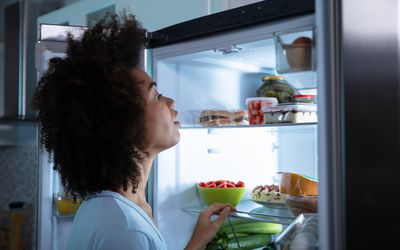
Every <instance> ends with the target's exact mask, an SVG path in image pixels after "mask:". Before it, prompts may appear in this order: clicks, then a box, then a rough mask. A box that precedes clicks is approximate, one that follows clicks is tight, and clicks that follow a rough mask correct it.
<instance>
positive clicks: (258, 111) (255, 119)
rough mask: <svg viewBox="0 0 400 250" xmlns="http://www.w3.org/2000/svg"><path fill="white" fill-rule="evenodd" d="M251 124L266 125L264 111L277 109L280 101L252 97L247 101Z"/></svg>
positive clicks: (271, 98) (270, 98) (273, 98)
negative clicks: (271, 108)
mask: <svg viewBox="0 0 400 250" xmlns="http://www.w3.org/2000/svg"><path fill="white" fill-rule="evenodd" d="M246 105H247V111H248V116H249V123H250V124H264V123H265V122H264V112H263V109H266V108H270V107H276V106H277V105H278V99H277V98H275V97H250V98H247V99H246Z"/></svg>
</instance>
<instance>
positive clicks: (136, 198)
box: [117, 157, 154, 212]
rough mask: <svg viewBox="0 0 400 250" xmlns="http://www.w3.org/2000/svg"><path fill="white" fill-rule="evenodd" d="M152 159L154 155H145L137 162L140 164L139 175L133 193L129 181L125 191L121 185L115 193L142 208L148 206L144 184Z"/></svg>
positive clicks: (145, 183)
mask: <svg viewBox="0 0 400 250" xmlns="http://www.w3.org/2000/svg"><path fill="white" fill-rule="evenodd" d="M153 159H154V157H146V158H145V159H143V161H142V162H141V163H140V164H138V165H139V166H141V175H140V181H139V183H138V187H137V189H136V192H135V193H132V189H133V186H132V184H131V183H128V188H127V190H126V191H125V190H124V189H123V187H120V188H119V189H118V190H117V193H119V194H121V195H122V196H124V197H125V198H127V199H128V200H130V201H132V202H134V203H135V204H136V205H138V206H140V207H142V208H143V209H145V208H148V207H149V206H148V204H147V200H146V185H147V180H148V178H149V174H150V170H151V166H152V164H153ZM146 212H147V211H146Z"/></svg>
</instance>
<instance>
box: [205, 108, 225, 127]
mask: <svg viewBox="0 0 400 250" xmlns="http://www.w3.org/2000/svg"><path fill="white" fill-rule="evenodd" d="M199 122H200V124H201V125H203V126H220V125H231V124H232V116H231V112H229V111H228V110H222V109H206V110H203V111H202V112H201V113H200V117H199Z"/></svg>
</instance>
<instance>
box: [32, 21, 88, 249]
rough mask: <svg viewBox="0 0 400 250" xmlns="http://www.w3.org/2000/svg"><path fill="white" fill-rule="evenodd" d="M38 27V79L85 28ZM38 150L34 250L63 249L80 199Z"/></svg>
mask: <svg viewBox="0 0 400 250" xmlns="http://www.w3.org/2000/svg"><path fill="white" fill-rule="evenodd" d="M39 29H40V30H39V39H38V42H37V43H36V62H35V64H36V70H37V79H38V80H39V79H40V77H41V76H42V74H43V73H44V72H45V71H46V70H47V68H48V62H49V60H50V59H52V58H55V57H60V58H63V57H65V53H66V51H65V50H66V46H67V42H66V41H67V34H68V33H70V34H72V35H73V36H74V39H79V38H80V36H81V35H82V34H83V31H84V30H85V29H86V28H85V27H79V26H64V25H52V24H41V25H40V27H39ZM39 130H40V129H39ZM39 152H40V155H39V195H38V198H39V209H38V249H64V248H65V242H66V240H67V237H68V233H69V230H70V228H71V225H72V221H73V217H74V214H75V212H76V210H77V208H78V207H79V204H80V200H79V199H78V200H77V199H76V198H74V197H72V196H69V195H68V194H65V193H64V188H63V186H62V184H61V181H60V178H59V175H58V173H57V172H56V171H54V170H53V162H52V161H51V160H50V158H49V155H48V153H47V152H46V151H45V150H44V149H42V150H40V151H39Z"/></svg>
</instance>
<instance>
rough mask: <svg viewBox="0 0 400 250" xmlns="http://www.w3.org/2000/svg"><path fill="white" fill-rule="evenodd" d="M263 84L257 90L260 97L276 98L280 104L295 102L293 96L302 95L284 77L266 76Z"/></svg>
mask: <svg viewBox="0 0 400 250" xmlns="http://www.w3.org/2000/svg"><path fill="white" fill-rule="evenodd" d="M261 80H262V81H263V84H262V85H261V87H259V88H258V89H257V96H259V97H275V98H277V99H278V103H287V102H293V96H294V95H298V94H300V93H299V92H298V91H297V89H295V88H294V87H293V86H292V85H290V84H289V83H288V82H287V81H285V79H284V78H283V76H264V77H263V78H261Z"/></svg>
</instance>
